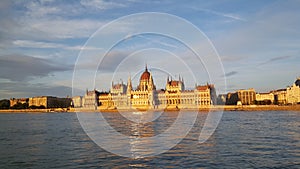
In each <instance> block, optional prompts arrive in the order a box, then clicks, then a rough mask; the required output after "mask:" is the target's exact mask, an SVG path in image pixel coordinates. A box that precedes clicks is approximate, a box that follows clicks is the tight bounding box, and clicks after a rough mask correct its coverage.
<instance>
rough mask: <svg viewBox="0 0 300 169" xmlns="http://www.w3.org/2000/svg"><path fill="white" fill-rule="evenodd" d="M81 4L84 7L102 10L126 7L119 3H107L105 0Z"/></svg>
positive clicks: (90, 0) (88, 0)
mask: <svg viewBox="0 0 300 169" xmlns="http://www.w3.org/2000/svg"><path fill="white" fill-rule="evenodd" d="M80 3H81V4H82V5H83V6H86V7H89V8H98V9H100V10H106V9H112V8H122V7H126V5H125V4H123V3H122V2H120V3H117V2H115V1H105V0H81V1H80Z"/></svg>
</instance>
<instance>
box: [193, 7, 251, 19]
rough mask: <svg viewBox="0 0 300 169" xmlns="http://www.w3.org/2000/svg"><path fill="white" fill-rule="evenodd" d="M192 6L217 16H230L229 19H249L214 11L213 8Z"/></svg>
mask: <svg viewBox="0 0 300 169" xmlns="http://www.w3.org/2000/svg"><path fill="white" fill-rule="evenodd" d="M192 8H193V9H195V10H197V11H203V12H207V13H210V14H213V15H217V16H221V17H225V18H229V19H233V20H237V21H247V20H246V19H244V18H242V17H240V16H238V15H236V14H230V13H222V12H218V11H214V10H211V9H204V8H195V7H192Z"/></svg>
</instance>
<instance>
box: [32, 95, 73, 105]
mask: <svg viewBox="0 0 300 169" xmlns="http://www.w3.org/2000/svg"><path fill="white" fill-rule="evenodd" d="M71 102H72V99H71V98H58V97H53V96H36V97H31V98H29V102H28V103H29V105H28V106H29V108H30V107H34V106H35V107H43V108H67V107H70V106H71Z"/></svg>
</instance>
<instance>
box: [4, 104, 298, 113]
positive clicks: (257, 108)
mask: <svg viewBox="0 0 300 169" xmlns="http://www.w3.org/2000/svg"><path fill="white" fill-rule="evenodd" d="M222 110H223V111H300V105H284V106H278V105H244V106H237V105H225V106H223V105H216V106H209V107H202V108H184V109H176V108H167V109H149V110H136V109H103V108H99V109H97V110H93V109H86V108H70V109H66V108H65V109H63V108H57V109H2V110H0V113H76V112H87V113H88V112H101V113H109V112H130V111H145V112H147V111H151V112H155V111H165V112H179V111H186V112H191V111H199V112H210V111H222Z"/></svg>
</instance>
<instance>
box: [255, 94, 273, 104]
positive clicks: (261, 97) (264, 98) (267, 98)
mask: <svg viewBox="0 0 300 169" xmlns="http://www.w3.org/2000/svg"><path fill="white" fill-rule="evenodd" d="M256 102H257V103H260V104H273V103H274V94H273V93H256Z"/></svg>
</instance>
